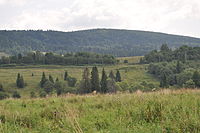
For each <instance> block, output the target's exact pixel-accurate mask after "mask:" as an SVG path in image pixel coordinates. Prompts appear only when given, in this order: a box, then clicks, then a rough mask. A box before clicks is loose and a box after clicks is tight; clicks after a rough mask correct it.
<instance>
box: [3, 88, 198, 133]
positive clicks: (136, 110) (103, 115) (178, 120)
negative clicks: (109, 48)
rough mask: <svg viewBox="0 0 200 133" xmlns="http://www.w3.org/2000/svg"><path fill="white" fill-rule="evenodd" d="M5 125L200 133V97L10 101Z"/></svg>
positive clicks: (10, 128) (72, 131) (194, 93)
mask: <svg viewBox="0 0 200 133" xmlns="http://www.w3.org/2000/svg"><path fill="white" fill-rule="evenodd" d="M0 120H1V121H0V132H1V133H13V132H15V133H161V132H165V133H183V132H188V133H189V132H193V133H196V132H199V131H200V91H199V90H179V91H170V90H162V91H158V92H149V93H142V92H138V93H133V94H130V93H119V94H112V95H109V94H106V95H83V96H79V95H66V96H63V97H49V98H45V99H42V98H36V99H26V98H22V99H18V100H15V99H7V100H3V101H0Z"/></svg>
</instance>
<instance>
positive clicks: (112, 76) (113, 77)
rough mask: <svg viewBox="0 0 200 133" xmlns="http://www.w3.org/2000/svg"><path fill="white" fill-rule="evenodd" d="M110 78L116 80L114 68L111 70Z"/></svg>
mask: <svg viewBox="0 0 200 133" xmlns="http://www.w3.org/2000/svg"><path fill="white" fill-rule="evenodd" d="M109 78H111V79H112V80H115V76H114V73H113V71H112V70H111V71H110V74H109Z"/></svg>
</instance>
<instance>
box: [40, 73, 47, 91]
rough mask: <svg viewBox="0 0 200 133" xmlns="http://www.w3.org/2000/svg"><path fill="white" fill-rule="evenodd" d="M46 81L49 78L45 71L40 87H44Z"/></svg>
mask: <svg viewBox="0 0 200 133" xmlns="http://www.w3.org/2000/svg"><path fill="white" fill-rule="evenodd" d="M46 81H47V79H46V76H45V73H44V72H43V73H42V79H41V81H40V87H42V88H43V87H44V84H45V82H46Z"/></svg>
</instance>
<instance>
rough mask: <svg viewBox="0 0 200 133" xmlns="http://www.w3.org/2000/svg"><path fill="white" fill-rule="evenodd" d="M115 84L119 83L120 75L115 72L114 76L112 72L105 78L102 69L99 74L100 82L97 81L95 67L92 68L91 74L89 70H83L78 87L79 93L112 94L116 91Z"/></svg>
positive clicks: (97, 74)
mask: <svg viewBox="0 0 200 133" xmlns="http://www.w3.org/2000/svg"><path fill="white" fill-rule="evenodd" d="M115 82H121V75H120V72H119V70H117V73H116V76H115V75H114V74H113V71H111V72H110V74H109V76H107V74H106V71H105V69H104V68H103V70H102V74H101V80H100V79H99V72H98V69H97V67H96V66H95V67H93V68H92V71H91V74H90V70H89V68H87V67H86V68H85V69H84V71H83V75H82V80H81V82H80V86H79V90H78V92H79V93H91V92H94V91H96V92H98V93H112V92H116V91H117V86H116V84H115Z"/></svg>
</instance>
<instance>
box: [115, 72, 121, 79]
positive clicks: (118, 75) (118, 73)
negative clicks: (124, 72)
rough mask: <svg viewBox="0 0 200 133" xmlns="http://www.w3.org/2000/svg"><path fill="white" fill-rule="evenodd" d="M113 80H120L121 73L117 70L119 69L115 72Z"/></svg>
mask: <svg viewBox="0 0 200 133" xmlns="http://www.w3.org/2000/svg"><path fill="white" fill-rule="evenodd" d="M115 78H116V79H115V81H116V82H121V81H122V80H121V74H120V72H119V70H117V73H116V76H115Z"/></svg>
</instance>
